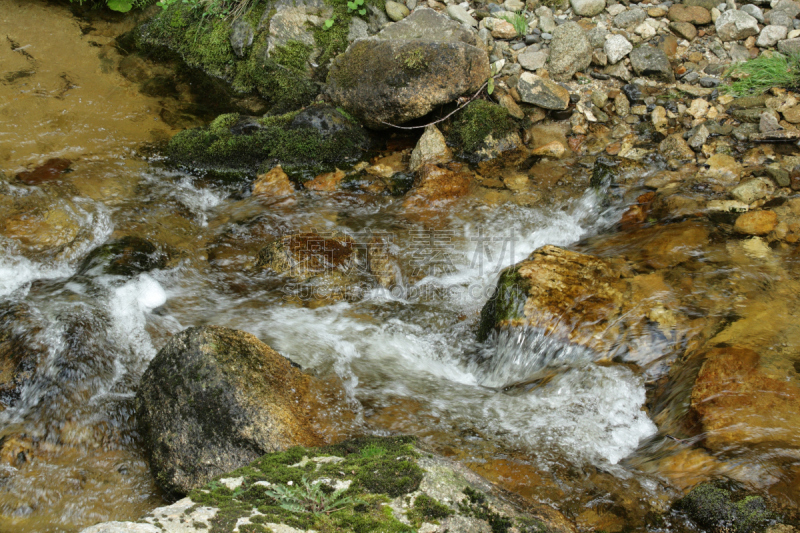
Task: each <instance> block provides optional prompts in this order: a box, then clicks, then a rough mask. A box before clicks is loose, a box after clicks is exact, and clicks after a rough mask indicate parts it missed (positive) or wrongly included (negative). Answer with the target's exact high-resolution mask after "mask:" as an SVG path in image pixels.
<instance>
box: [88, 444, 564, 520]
mask: <svg viewBox="0 0 800 533" xmlns="http://www.w3.org/2000/svg"><path fill="white" fill-rule="evenodd" d="M113 524H114V527H119V528H120V529H119V531H124V529H122V528H123V527H125V526H126V525H127V524H125V523H113ZM188 524H192V528H193V529H191V530H192V531H208V532H209V533H223V532H224V533H229V532H231V531H233V530H234V528H235V527H237V525H238V531H242V532H251V533H252V532H259V533H263V532H266V531H283V532H299V531H304V532H308V531H316V532H318V533H356V532H358V533H368V532H381V533H413V532H416V531H426V532H430V533H434V532H441V533H444V532H445V531H450V532H454V531H459V532H484V531H492V532H497V533H510V532H511V531H519V532H526V533H534V532H536V533H572V532H574V531H575V529H574V528H573V527H572V526H571V525H570V524H569V523H568V522H567V521H566V520H565V519H564V518H563V516H561V515H560V514H559V513H558V512H557V511H555V510H553V509H551V508H549V507H546V506H544V505H540V504H531V503H530V502H526V503H525V504H524V505H521V504H520V503H518V502H517V501H516V500H514V499H512V498H510V497H509V496H508V495H506V494H502V493H500V492H499V491H498V489H496V488H495V487H494V486H493V485H492V484H491V483H489V482H488V481H486V480H485V479H483V478H481V477H480V476H478V475H476V474H475V473H473V472H471V471H469V470H467V469H466V468H464V467H463V466H462V465H460V464H458V463H455V462H452V461H450V460H448V459H445V458H442V457H439V456H437V455H435V454H432V453H429V452H426V451H424V450H422V449H420V448H419V447H417V445H416V442H415V439H414V438H413V437H364V438H359V439H354V440H349V441H345V442H342V443H340V444H336V445H331V446H325V447H321V448H304V447H294V448H290V449H289V450H286V451H284V452H280V453H271V454H268V455H265V456H263V457H261V458H259V459H257V460H255V461H253V462H252V463H250V464H249V465H247V466H244V467H242V468H239V469H237V470H235V471H233V472H230V473H227V474H224V475H220V476H218V477H217V478H215V479H214V480H213V481H211V482H210V483H208V484H206V485H205V486H203V487H200V488H198V489H196V490H194V491H192V492H191V494H190V495H189V497H188V498H185V499H183V500H180V501H179V502H177V503H175V504H174V505H171V506H168V507H161V508H158V509H155V510H154V511H153V512H152V513H151V514H150V515H148V516H147V517H145V518H144V519H143V520H142V522H141V525H142V526H149V525H158V527H159V528H160V530H161V531H165V532H167V533H177V532H178V531H187V529H186V528H187V525H188ZM109 525H112V524H108V525H106V524H99V525H97V526H93V527H91V528H88V529H85V530H84V533H100V532H107V531H112V532H113V531H117V530H114V529H103V528H104V527H108V526H109Z"/></svg>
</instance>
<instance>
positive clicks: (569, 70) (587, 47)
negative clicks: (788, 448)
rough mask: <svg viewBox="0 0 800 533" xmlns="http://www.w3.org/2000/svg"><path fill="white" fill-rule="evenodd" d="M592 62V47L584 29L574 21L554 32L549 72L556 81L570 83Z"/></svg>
mask: <svg viewBox="0 0 800 533" xmlns="http://www.w3.org/2000/svg"><path fill="white" fill-rule="evenodd" d="M591 62H592V45H591V44H590V43H589V39H588V38H587V37H586V32H585V31H584V30H583V28H582V27H581V26H580V25H579V24H578V23H577V22H574V21H570V22H565V23H564V24H562V25H561V26H559V27H557V28H556V29H555V30H553V40H552V41H551V43H550V57H549V58H548V70H549V71H550V75H551V76H552V78H553V79H554V80H556V81H568V80H569V79H570V78H572V76H573V75H574V74H575V73H576V72H578V71H579V70H584V69H585V68H587V67H588V66H589V65H590V64H591Z"/></svg>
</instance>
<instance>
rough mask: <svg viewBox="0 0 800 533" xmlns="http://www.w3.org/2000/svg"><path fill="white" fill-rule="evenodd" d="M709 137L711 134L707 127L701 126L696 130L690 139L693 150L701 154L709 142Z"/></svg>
mask: <svg viewBox="0 0 800 533" xmlns="http://www.w3.org/2000/svg"><path fill="white" fill-rule="evenodd" d="M709 135H710V133H709V131H708V128H706V127H705V125H703V124H701V125H700V126H698V127H697V128H696V129H695V130H694V133H692V135H691V136H690V137H689V140H688V144H689V146H690V147H691V148H692V150H695V151H697V152H699V151H700V149H701V148H702V147H703V145H704V144H705V143H706V141H707V140H708V136H709Z"/></svg>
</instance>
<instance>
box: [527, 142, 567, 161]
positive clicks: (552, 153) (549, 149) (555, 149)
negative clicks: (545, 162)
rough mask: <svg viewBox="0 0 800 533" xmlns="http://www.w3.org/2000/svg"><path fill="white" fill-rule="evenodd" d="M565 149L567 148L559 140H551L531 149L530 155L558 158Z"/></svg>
mask: <svg viewBox="0 0 800 533" xmlns="http://www.w3.org/2000/svg"><path fill="white" fill-rule="evenodd" d="M566 151H567V149H566V148H565V147H564V145H563V144H561V143H560V142H559V141H552V142H549V143H547V144H545V145H544V146H540V147H538V148H536V149H535V150H533V151H531V155H537V156H543V157H555V158H556V159H560V158H561V157H563V156H564V154H565V153H566Z"/></svg>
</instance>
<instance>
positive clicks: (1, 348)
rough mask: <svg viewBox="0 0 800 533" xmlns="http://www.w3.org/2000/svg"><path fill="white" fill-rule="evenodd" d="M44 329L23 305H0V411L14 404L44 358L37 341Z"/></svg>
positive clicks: (29, 309) (44, 354) (40, 342)
mask: <svg viewBox="0 0 800 533" xmlns="http://www.w3.org/2000/svg"><path fill="white" fill-rule="evenodd" d="M45 327H46V324H45V323H43V322H42V321H40V320H39V318H38V317H37V316H36V315H35V314H34V312H33V310H32V309H31V308H29V307H28V306H27V305H26V304H24V303H4V304H2V305H0V411H3V410H5V409H7V408H9V407H13V406H14V405H15V404H16V402H17V400H19V396H20V393H21V392H22V389H23V387H24V386H25V385H26V384H27V383H29V382H30V381H31V379H33V377H34V374H35V372H36V367H37V366H38V363H39V361H40V359H42V358H44V357H46V355H47V345H46V344H45V343H43V342H42V341H41V340H40V339H39V338H38V335H39V333H40V332H42V331H44V329H45Z"/></svg>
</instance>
